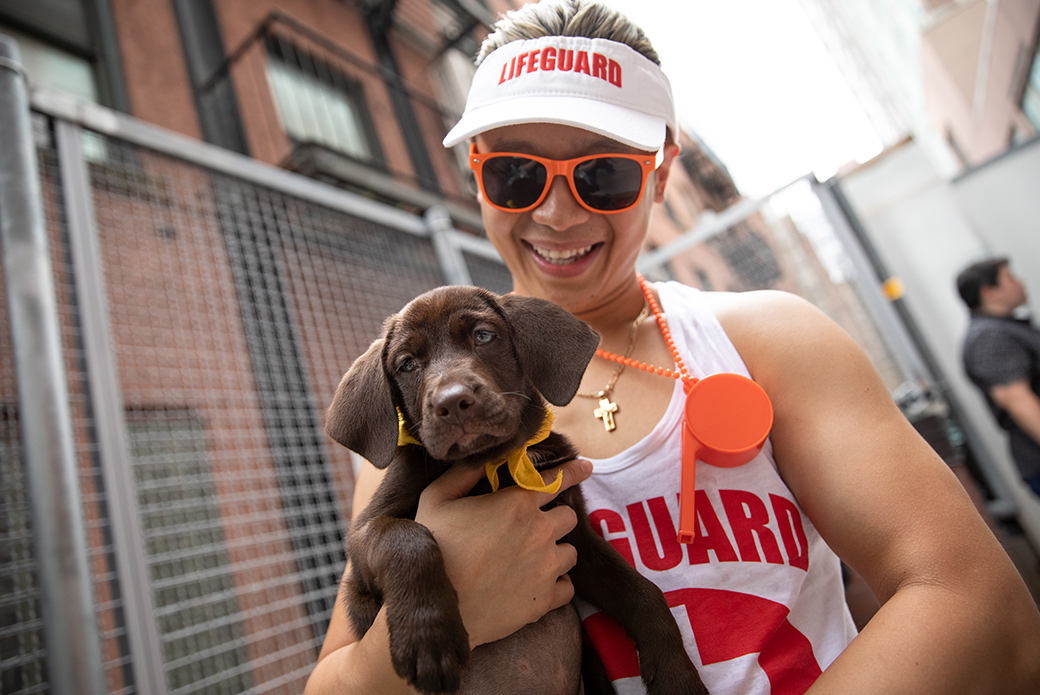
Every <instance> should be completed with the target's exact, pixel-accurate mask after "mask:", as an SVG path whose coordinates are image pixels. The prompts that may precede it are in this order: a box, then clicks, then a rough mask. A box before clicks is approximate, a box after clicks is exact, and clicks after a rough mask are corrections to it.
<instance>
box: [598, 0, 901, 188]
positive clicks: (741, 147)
mask: <svg viewBox="0 0 1040 695" xmlns="http://www.w3.org/2000/svg"><path fill="white" fill-rule="evenodd" d="M606 1H607V2H608V4H610V5H612V6H614V7H616V8H617V9H618V10H620V11H621V12H623V13H624V14H625V15H627V16H628V17H629V18H630V19H632V20H633V21H634V22H635V23H636V24H638V25H639V26H641V27H642V28H643V30H644V31H645V32H646V34H647V36H649V37H650V40H651V42H652V43H653V45H654V48H656V49H657V52H658V54H660V56H661V62H662V65H663V67H664V71H665V73H666V74H667V75H668V78H669V80H670V81H671V83H672V92H673V95H674V97H675V100H676V105H677V109H678V113H679V123H680V125H681V126H682V127H683V128H684V129H686V130H688V131H692V132H694V133H696V134H697V136H698V137H700V138H701V140H703V141H704V142H705V143H706V144H707V145H708V146H709V147H710V148H711V149H712V151H713V152H714V153H715V154H716V156H717V157H718V158H719V159H720V160H721V161H722V162H723V163H724V164H725V165H726V166H727V168H728V169H729V171H730V174H731V175H732V176H733V178H734V180H735V181H736V184H737V187H738V188H739V189H740V191H741V192H742V193H743V194H744V195H745V196H749V197H760V196H764V195H768V194H770V193H772V192H773V191H775V190H777V189H779V188H781V187H783V186H785V185H787V184H788V183H790V182H791V181H794V180H795V179H797V178H799V177H801V176H804V175H805V174H808V173H812V172H815V173H816V175H817V176H818V177H819V178H820V179H821V180H825V179H827V178H829V177H830V176H832V175H833V174H834V173H835V172H836V171H837V169H838V167H840V166H842V165H843V164H845V163H847V162H850V161H859V162H863V161H866V160H868V159H870V158H871V157H872V156H874V155H876V154H877V153H878V152H880V151H881V147H882V144H881V140H880V139H879V138H878V136H877V135H876V134H875V132H874V130H873V128H872V127H871V126H870V123H869V121H868V120H867V118H866V116H865V115H864V114H863V111H862V110H861V109H860V107H859V104H858V103H857V102H856V99H855V97H853V95H852V92H851V91H850V90H849V88H848V86H847V85H846V84H845V82H844V80H843V78H842V77H841V73H840V72H839V71H838V69H837V68H836V67H835V65H834V63H833V61H832V60H831V57H830V55H829V54H828V52H827V50H826V48H825V47H824V45H823V43H822V41H821V40H820V39H819V37H818V36H817V35H816V33H815V32H814V30H813V27H812V24H811V23H810V21H809V19H808V18H807V17H806V16H805V14H804V12H803V11H802V8H801V5H800V4H799V3H798V0H606Z"/></svg>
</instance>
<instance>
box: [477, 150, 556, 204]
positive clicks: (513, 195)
mask: <svg viewBox="0 0 1040 695" xmlns="http://www.w3.org/2000/svg"><path fill="white" fill-rule="evenodd" d="M547 175H548V173H547V172H546V170H545V167H544V166H542V165H541V164H539V163H538V162H536V161H534V160H533V159H527V158H526V157H491V158H490V159H488V160H486V161H485V162H484V167H483V175H482V179H483V180H482V181H481V183H482V185H483V187H484V195H485V196H487V199H488V201H489V202H491V203H493V204H494V205H498V206H499V207H503V208H508V209H510V210H514V209H520V208H526V207H529V206H531V205H534V203H535V201H537V200H538V198H539V196H541V195H542V191H544V190H545V179H546V177H547Z"/></svg>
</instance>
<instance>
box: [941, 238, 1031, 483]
mask: <svg viewBox="0 0 1040 695" xmlns="http://www.w3.org/2000/svg"><path fill="white" fill-rule="evenodd" d="M957 291H958V292H959V293H960V295H961V299H963V300H964V303H965V304H966V305H967V306H968V309H969V310H971V320H970V322H969V323H968V331H967V333H966V334H965V336H964V345H963V347H962V349H961V359H962V361H963V364H964V371H965V373H966V374H967V375H968V378H969V379H971V381H972V383H973V384H975V386H977V387H978V388H979V390H980V391H981V392H982V395H983V396H984V397H985V399H986V403H987V404H989V407H990V410H992V411H993V415H994V417H996V419H997V423H998V424H999V425H1000V426H1001V427H1002V428H1003V429H1005V430H1007V433H1008V441H1009V446H1010V449H1011V458H1012V459H1013V460H1014V462H1015V465H1016V466H1017V467H1018V471H1019V473H1020V474H1021V475H1022V479H1023V480H1024V481H1025V483H1026V484H1027V485H1028V486H1029V487H1030V489H1031V490H1032V491H1033V492H1034V493H1036V494H1037V495H1040V331H1038V330H1037V329H1036V328H1035V327H1034V326H1033V325H1032V323H1031V322H1030V321H1029V319H1028V318H1016V316H1015V310H1016V309H1018V308H1019V307H1022V306H1025V304H1026V299H1027V298H1026V289H1025V284H1024V283H1023V282H1022V280H1021V279H1019V278H1017V277H1015V275H1014V274H1013V273H1012V272H1011V269H1010V267H1009V266H1008V259H1006V258H987V259H985V260H982V261H979V262H977V263H973V264H972V265H970V266H968V267H967V268H965V269H964V270H963V271H961V273H960V274H959V275H958V276H957Z"/></svg>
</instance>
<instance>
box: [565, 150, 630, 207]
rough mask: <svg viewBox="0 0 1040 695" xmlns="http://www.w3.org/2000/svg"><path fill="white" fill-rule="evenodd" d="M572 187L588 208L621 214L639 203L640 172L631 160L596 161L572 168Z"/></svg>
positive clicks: (608, 159) (591, 160) (603, 158)
mask: <svg viewBox="0 0 1040 695" xmlns="http://www.w3.org/2000/svg"><path fill="white" fill-rule="evenodd" d="M574 187H575V188H576V189H577V191H578V195H580V196H581V199H582V200H584V201H585V203H586V204H587V205H588V206H589V207H592V208H595V209H596V210H621V209H623V208H627V207H631V206H632V205H635V204H636V202H637V201H638V200H639V194H640V193H641V192H642V189H643V169H642V167H640V166H639V163H638V162H636V161H633V160H631V159H623V158H621V157H597V158H596V159H590V160H588V161H585V162H582V163H581V164H579V165H578V166H577V167H575V169H574Z"/></svg>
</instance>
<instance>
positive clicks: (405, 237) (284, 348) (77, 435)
mask: <svg viewBox="0 0 1040 695" xmlns="http://www.w3.org/2000/svg"><path fill="white" fill-rule="evenodd" d="M40 103H41V102H40V99H39V98H38V99H37V106H38V107H40ZM42 111H43V112H41V113H37V114H35V115H34V117H33V138H34V144H35V149H36V153H37V157H38V160H39V169H40V173H39V179H40V184H41V192H42V199H43V208H44V213H45V219H46V229H47V236H48V241H49V249H50V262H51V266H52V271H53V284H54V287H55V289H56V298H57V307H58V323H59V327H60V333H61V341H62V352H63V357H64V370H65V375H64V376H65V380H66V382H67V388H68V408H69V410H70V413H71V418H72V427H73V442H74V456H75V466H76V470H77V471H78V485H79V489H80V495H81V498H82V504H83V517H84V518H83V519H82V525H83V527H84V528H85V532H86V543H87V547H88V564H89V574H90V578H91V588H92V592H93V601H94V609H95V614H96V616H95V617H96V626H97V634H98V635H99V636H100V643H101V645H100V646H101V652H102V660H103V671H104V678H105V687H106V688H107V691H108V692H110V693H113V694H114V693H152V692H155V693H178V694H181V693H183V694H187V693H207V694H209V693H213V694H217V693H245V692H251V693H286V694H290V693H292V694H295V693H299V692H301V691H302V688H303V684H304V682H305V680H306V677H307V675H308V674H309V673H310V670H311V669H312V668H313V665H314V663H315V660H316V657H317V653H318V649H319V648H320V644H321V641H322V638H323V637H324V633H325V629H326V627H327V625H328V622H329V619H330V615H331V611H332V609H333V601H334V597H335V592H336V587H337V581H338V579H339V576H340V574H341V572H342V569H343V564H344V559H343V548H342V540H343V535H344V532H345V529H346V527H347V524H348V522H349V519H350V517H351V495H352V491H353V468H352V460H351V458H350V455H349V453H348V452H347V451H346V450H345V449H343V448H342V447H339V446H337V445H335V444H334V443H333V442H331V441H330V440H329V439H328V438H327V437H325V436H324V434H323V430H322V422H323V418H322V413H323V411H324V409H325V407H326V406H327V405H328V403H330V402H331V400H332V397H333V394H334V391H335V388H336V385H337V383H338V381H339V378H340V376H341V375H342V373H343V372H344V371H345V370H346V369H347V367H348V366H349V365H350V363H351V362H352V361H353V360H354V358H355V357H357V356H358V355H360V354H361V353H362V352H363V351H364V350H365V349H366V347H367V346H368V344H369V343H370V341H371V340H373V339H374V338H375V337H376V336H377V335H378V333H379V331H380V327H381V325H382V322H383V320H384V319H385V318H386V316H388V315H389V314H391V313H393V312H395V311H397V310H398V309H400V308H401V307H402V306H403V305H404V304H405V303H407V302H408V301H409V300H410V299H411V298H413V297H414V296H415V295H417V294H419V293H421V292H423V291H425V290H428V289H431V288H433V287H435V286H437V285H441V284H444V283H445V282H449V281H450V282H455V281H459V280H463V281H473V282H475V283H477V284H481V285H484V286H486V287H489V288H490V289H492V290H495V291H498V292H503V291H507V290H508V289H509V288H510V280H509V276H508V273H507V272H506V271H505V269H504V267H503V266H502V265H501V263H500V262H499V261H497V260H495V255H494V253H493V252H492V251H490V250H489V245H488V244H487V242H486V241H484V240H481V239H477V238H475V237H471V236H466V235H461V234H460V233H458V232H454V230H450V229H448V230H444V229H441V230H440V231H437V229H435V227H436V226H437V225H434V224H431V223H430V222H428V221H426V220H423V219H422V218H414V217H412V216H408V215H405V214H404V213H399V211H394V210H392V209H385V210H379V209H377V208H376V207H371V206H372V205H373V204H372V203H371V202H370V201H362V200H360V199H355V197H351V195H350V194H348V193H345V192H342V191H337V190H336V189H333V188H331V187H330V186H326V185H324V184H321V183H318V182H315V181H310V180H307V179H303V178H302V177H299V176H296V175H294V174H289V173H287V172H283V171H278V170H274V169H272V168H270V167H267V166H266V165H261V164H257V163H255V162H250V161H248V160H246V159H245V158H241V157H237V156H230V155H226V154H222V153H220V152H217V151H216V150H215V148H211V147H209V146H206V145H202V144H199V143H189V142H188V141H187V140H183V139H179V138H176V137H175V136H170V135H167V134H163V133H160V132H159V131H157V130H155V129H150V128H148V127H147V126H144V125H143V124H140V123H137V122H134V121H131V120H130V119H127V118H125V117H122V116H119V117H117V116H115V115H114V114H109V113H107V112H105V113H104V114H103V115H104V118H105V119H107V120H103V121H101V120H96V119H95V117H94V116H91V115H90V114H87V115H86V116H85V117H78V116H74V113H75V112H71V111H70V112H69V113H64V112H62V111H61V109H60V108H58V107H56V106H54V104H50V105H49V106H47V105H45V107H43V108H42ZM81 116H82V114H81ZM77 118H78V119H79V120H76V119H77ZM92 119H94V120H92ZM112 119H114V123H115V125H112V123H111V121H112ZM102 123H105V124H108V125H107V126H106V127H105V128H104V130H105V132H107V133H108V134H104V135H103V134H101V133H100V132H98V131H99V130H101V129H102V128H101V125H100V124H102ZM84 125H85V126H86V128H83V127H81V126H84ZM91 128H93V130H91ZM77 201H78V202H77ZM366 205H368V206H369V207H366ZM373 211H375V212H373ZM381 220H382V221H381ZM758 224H766V225H767V226H766V227H765V228H763V229H759V228H758V227H749V226H747V225H744V226H740V225H737V226H731V227H728V228H727V229H726V230H724V231H722V232H721V233H720V234H717V235H715V236H714V237H713V238H712V240H711V241H708V242H706V243H707V244H709V245H710V247H705V248H707V249H708V251H709V252H711V253H713V254H715V255H718V256H721V257H723V258H724V259H725V260H726V262H727V263H728V264H729V265H730V267H731V269H732V271H733V272H734V273H735V274H736V275H737V276H740V277H742V278H743V280H742V282H743V283H744V287H745V288H752V287H777V286H779V287H787V286H789V287H793V288H795V289H796V290H806V288H809V289H812V290H813V291H812V292H811V293H808V294H811V295H814V296H815V297H816V298H817V300H820V301H823V300H825V304H826V305H825V306H824V307H823V308H825V309H826V310H828V312H829V313H832V315H837V316H838V317H844V318H843V319H842V320H843V323H845V324H846V325H847V326H851V327H852V328H851V331H850V332H853V333H854V335H856V336H857V337H858V338H860V339H861V342H862V343H863V344H864V345H865V346H866V347H867V348H868V351H870V352H871V354H872V357H874V359H875V363H877V364H879V365H880V366H881V367H882V368H883V369H885V368H889V369H890V371H891V373H890V374H889V375H888V376H887V377H886V379H887V380H888V381H889V383H890V384H891V383H898V382H899V380H900V379H902V378H904V375H905V373H906V370H905V369H904V368H903V366H901V364H900V362H899V359H898V358H897V357H895V356H894V355H895V354H896V353H893V352H892V351H891V350H890V349H889V346H888V344H887V343H886V342H885V341H884V340H882V339H880V338H879V337H878V336H879V331H878V327H877V324H876V322H875V319H874V318H872V315H871V311H870V310H869V308H868V307H866V305H865V304H864V301H863V300H862V298H861V297H860V296H858V295H857V293H856V292H855V291H853V290H851V289H850V288H849V285H847V284H846V283H845V282H844V281H843V280H841V279H840V278H835V277H832V276H829V275H827V273H824V272H815V271H813V272H811V273H810V274H809V275H806V272H807V271H806V270H805V269H806V268H808V267H810V266H811V267H812V268H816V267H817V266H819V267H822V264H821V262H820V260H819V258H818V256H817V254H816V251H815V250H814V247H812V245H810V244H808V243H807V242H806V241H805V239H804V238H803V237H802V235H801V234H800V232H799V229H798V228H797V227H796V226H795V225H794V223H793V222H792V221H791V219H790V217H787V216H783V215H781V216H779V217H777V218H776V219H773V220H767V219H765V218H763V219H762V220H760V222H756V225H758ZM438 234H440V235H441V236H440V237H438ZM91 249H93V251H91ZM445 249H447V251H445ZM92 253H93V255H91V254H92ZM445 253H447V254H448V255H452V254H453V255H454V263H455V265H454V269H450V268H448V267H447V265H449V264H448V263H447V262H446V261H445ZM459 269H461V270H459ZM460 272H461V273H462V275H461V276H460V275H459V273H460ZM655 272H658V273H660V272H662V271H661V270H660V269H656V270H655ZM785 283H786V284H785ZM5 287H6V284H0V293H2V292H3V291H4V288H5ZM6 307H7V304H6V302H3V303H2V304H0V314H3V316H0V487H2V494H0V586H2V587H3V591H2V592H0V645H2V647H3V650H2V657H0V689H2V692H3V693H5V694H7V693H18V694H19V695H23V694H27V693H37V692H50V688H49V686H48V680H47V673H48V668H47V667H48V663H47V662H48V653H47V649H46V648H45V646H44V644H45V641H46V640H45V637H46V634H45V632H46V629H45V625H46V621H44V620H43V619H42V618H41V609H40V606H41V600H42V599H41V591H40V588H39V587H40V581H39V577H38V575H37V572H36V566H35V564H34V560H33V552H34V551H33V542H32V538H33V536H32V523H31V520H30V514H29V504H28V500H29V499H30V497H31V494H30V493H31V491H29V490H28V489H27V486H26V483H25V474H24V473H25V472H24V461H23V458H24V457H23V452H22V447H21V444H20V434H19V432H20V429H19V409H18V403H19V389H25V388H32V385H27V384H20V383H16V379H15V368H14V366H13V364H12V360H11V359H10V355H11V354H12V352H13V351H12V349H11V345H12V335H11V333H10V330H9V322H8V320H7V318H8V317H7V315H6ZM106 365H107V366H108V368H107V369H106ZM113 433H114V435H113Z"/></svg>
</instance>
